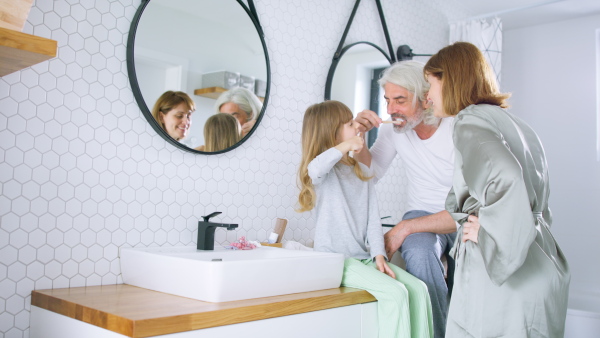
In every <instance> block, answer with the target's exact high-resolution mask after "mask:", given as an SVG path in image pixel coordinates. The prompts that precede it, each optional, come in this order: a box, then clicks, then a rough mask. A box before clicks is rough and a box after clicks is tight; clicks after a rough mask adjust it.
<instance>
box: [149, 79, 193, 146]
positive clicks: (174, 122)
mask: <svg viewBox="0 0 600 338" xmlns="http://www.w3.org/2000/svg"><path fill="white" fill-rule="evenodd" d="M194 110H196V105H195V104H194V101H193V100H192V99H191V98H190V97H189V95H188V94H186V93H184V92H180V91H172V90H169V91H166V92H164V93H163V94H162V95H161V96H160V97H159V98H158V100H156V103H155V104H154V107H153V108H152V116H153V117H154V119H155V120H156V122H158V124H159V125H160V126H161V127H162V129H163V130H164V131H166V132H167V134H169V136H170V137H172V138H173V139H175V140H176V141H180V142H181V141H183V139H184V138H185V137H186V136H187V135H188V131H189V130H190V126H191V125H192V113H193V112H194Z"/></svg>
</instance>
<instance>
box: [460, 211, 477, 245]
mask: <svg viewBox="0 0 600 338" xmlns="http://www.w3.org/2000/svg"><path fill="white" fill-rule="evenodd" d="M480 227H481V225H480V224H479V217H477V216H473V215H470V216H469V217H468V218H467V221H466V222H465V223H463V225H462V231H463V237H462V241H463V243H464V242H466V241H472V242H475V243H477V236H479V228H480Z"/></svg>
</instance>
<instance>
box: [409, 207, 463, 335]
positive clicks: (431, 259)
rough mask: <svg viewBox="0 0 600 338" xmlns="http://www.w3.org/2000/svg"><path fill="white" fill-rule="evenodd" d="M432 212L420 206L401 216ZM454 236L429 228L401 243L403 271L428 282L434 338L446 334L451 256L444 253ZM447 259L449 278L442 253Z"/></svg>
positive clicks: (450, 289)
mask: <svg viewBox="0 0 600 338" xmlns="http://www.w3.org/2000/svg"><path fill="white" fill-rule="evenodd" d="M427 215H431V213H430V212H427V211H423V210H410V211H408V212H407V213H405V214H404V217H402V219H403V220H405V219H412V218H418V217H422V216H427ZM455 238H456V232H454V233H451V234H446V235H439V234H435V233H432V232H420V233H415V234H411V235H409V236H408V237H406V239H405V240H404V243H402V246H401V247H400V252H401V253H402V258H403V259H404V261H405V262H406V271H408V272H409V273H410V274H412V275H413V276H415V277H417V278H419V279H420V280H422V281H423V282H425V284H426V285H427V289H428V291H429V297H430V298H431V308H432V311H433V331H434V334H435V337H436V338H438V337H439V338H443V337H444V335H445V334H446V319H447V317H448V305H449V303H450V294H451V292H452V281H453V279H454V260H453V259H452V258H451V257H450V256H449V255H447V253H448V252H449V251H450V249H451V248H452V246H453V245H454V240H455ZM442 255H446V256H447V259H448V281H447V282H446V279H445V278H444V265H443V264H442V261H441V257H442Z"/></svg>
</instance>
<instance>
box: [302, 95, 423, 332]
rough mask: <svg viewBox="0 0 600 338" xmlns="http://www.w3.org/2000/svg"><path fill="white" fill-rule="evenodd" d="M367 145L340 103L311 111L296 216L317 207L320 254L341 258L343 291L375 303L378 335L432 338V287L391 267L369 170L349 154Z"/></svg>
mask: <svg viewBox="0 0 600 338" xmlns="http://www.w3.org/2000/svg"><path fill="white" fill-rule="evenodd" d="M363 147H364V140H363V137H362V136H360V135H359V134H358V130H357V128H356V122H354V120H353V115H352V112H351V111H350V109H348V107H346V106H345V105H344V104H343V103H341V102H338V101H325V102H322V103H318V104H314V105H312V106H310V107H309V108H308V109H307V110H306V113H305V115H304V122H303V126H302V159H301V163H300V169H299V172H298V176H299V185H300V194H299V197H298V202H299V204H300V209H299V210H298V211H300V212H303V211H309V210H312V209H316V225H315V227H316V231H315V241H314V242H315V245H314V249H315V250H316V251H325V252H337V253H342V254H344V256H345V260H344V273H343V277H342V286H348V287H354V288H359V289H363V290H367V291H368V292H369V293H371V294H372V295H373V296H374V297H375V298H377V300H378V303H377V308H378V317H379V337H393V338H397V337H411V336H412V337H433V324H432V314H431V301H430V298H429V294H428V292H427V287H426V286H425V284H424V283H423V282H422V281H420V280H419V279H417V278H416V277H414V276H412V275H410V274H409V273H408V272H406V271H404V270H403V269H401V268H399V267H397V266H395V265H393V264H391V263H388V262H387V261H386V253H385V248H384V244H383V231H382V227H381V221H380V218H379V210H378V205H377V196H376V192H375V187H374V184H373V182H372V181H370V178H371V177H369V175H371V170H370V169H369V167H367V166H365V165H363V164H362V163H359V162H358V161H356V160H354V159H353V158H352V157H350V156H349V152H350V151H353V152H360V151H361V150H362V148H363ZM367 242H368V244H367ZM369 247H370V248H369Z"/></svg>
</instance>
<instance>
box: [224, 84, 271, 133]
mask: <svg viewBox="0 0 600 338" xmlns="http://www.w3.org/2000/svg"><path fill="white" fill-rule="evenodd" d="M215 110H216V112H217V113H225V114H230V115H233V117H235V118H236V119H237V120H238V121H239V122H240V125H241V126H242V133H241V136H242V137H244V136H246V134H248V133H249V132H250V130H251V129H252V127H254V124H255V123H256V119H257V117H258V114H260V112H261V110H262V102H260V100H259V99H258V97H257V96H256V95H254V93H253V92H251V91H250V90H248V89H246V88H242V87H235V88H232V89H230V90H228V91H226V92H223V93H222V94H221V95H220V96H219V97H218V98H217V100H216V101H215Z"/></svg>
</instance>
